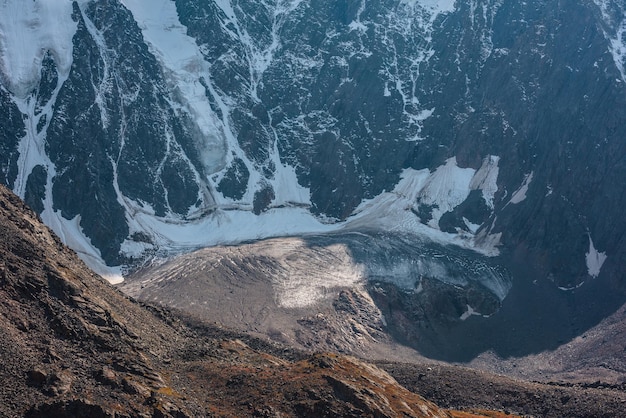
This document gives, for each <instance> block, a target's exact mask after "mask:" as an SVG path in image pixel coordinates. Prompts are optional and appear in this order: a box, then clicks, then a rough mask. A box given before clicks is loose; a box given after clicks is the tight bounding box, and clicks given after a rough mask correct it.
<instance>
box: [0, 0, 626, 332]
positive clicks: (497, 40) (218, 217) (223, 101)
mask: <svg viewBox="0 0 626 418" xmlns="http://www.w3.org/2000/svg"><path fill="white" fill-rule="evenodd" d="M624 13H625V9H624V4H623V2H620V1H614V0H595V1H583V0H575V1H568V2H562V1H556V2H544V1H536V0H532V1H526V2H517V3H516V2H505V1H501V0H458V1H452V0H439V1H433V0H377V1H373V2H372V1H368V2H365V1H362V2H355V3H354V4H337V3H336V2H332V1H325V0H290V1H288V0H277V1H269V2H262V3H259V2H257V1H252V0H236V1H235V0H232V1H231V0H219V1H217V0H214V1H212V0H207V1H200V0H193V1H192V0H188V1H170V0H159V1H154V2H150V4H149V5H147V3H145V2H140V1H136V0H107V1H89V0H80V1H74V2H61V3H59V2H55V1H51V0H37V1H34V2H18V1H10V2H5V4H3V5H2V6H1V9H0V108H1V113H0V114H1V115H2V116H1V118H2V120H1V124H2V130H1V131H0V150H1V153H0V180H1V181H2V182H3V183H5V184H7V185H9V186H10V187H11V188H12V189H13V190H14V191H15V192H16V193H17V194H18V195H19V196H20V197H22V198H24V199H25V200H26V202H27V203H28V204H29V205H30V206H31V207H33V208H34V209H35V210H36V211H37V212H38V213H39V214H40V215H41V217H42V219H43V220H44V222H46V223H47V224H48V225H50V226H51V227H52V228H53V229H54V230H55V231H56V232H57V233H58V234H59V236H60V237H61V238H62V240H63V241H64V242H66V243H67V244H68V245H70V246H72V248H74V249H75V250H77V251H78V252H79V254H80V255H81V257H83V259H84V260H86V261H87V262H88V263H89V264H90V266H92V267H94V268H98V269H99V271H101V272H102V273H107V274H109V278H110V279H111V280H112V281H113V280H119V279H120V277H119V273H120V272H121V271H120V269H121V268H125V267H127V266H133V265H135V264H136V263H137V262H138V261H142V260H146V259H150V258H152V257H153V256H155V255H156V256H162V255H165V256H167V255H170V254H173V253H178V252H180V251H188V250H191V249H195V248H198V247H203V246H207V245H215V244H224V243H238V242H242V241H245V240H250V239H258V238H264V237H271V236H281V235H301V234H307V233H313V232H314V233H328V232H338V233H342V234H343V233H348V234H351V233H357V234H358V233H363V232H365V233H367V234H368V236H372V237H379V238H380V237H382V238H381V240H380V241H379V242H374V243H372V245H371V248H384V247H385V242H386V241H385V237H389V236H391V237H392V240H393V241H394V242H397V244H398V245H399V246H400V247H401V251H400V252H401V253H403V254H404V253H406V254H404V256H403V257H404V260H400V257H395V258H393V259H392V260H390V261H389V262H388V263H387V264H386V265H387V267H388V268H389V270H390V271H396V272H397V271H400V269H401V268H404V267H405V266H404V264H405V261H406V260H407V259H413V258H415V259H419V258H420V254H421V251H422V250H423V249H424V248H425V247H426V248H428V247H430V246H436V247H437V248H438V250H437V251H438V252H439V254H440V255H442V257H441V260H451V261H450V263H449V265H444V266H443V268H436V269H433V268H431V267H432V265H431V264H429V265H428V266H430V267H428V268H423V267H420V266H422V264H419V265H418V263H416V264H415V266H417V267H411V268H413V269H414V270H411V274H409V275H408V276H406V277H404V278H403V279H402V280H405V279H406V278H407V277H410V278H412V279H419V278H420V277H425V280H426V282H430V281H433V280H434V282H432V283H433V286H431V289H440V288H441V289H440V290H438V291H436V292H435V294H436V295H440V294H443V295H447V296H445V297H446V298H448V299H449V298H451V299H450V300H451V302H450V304H449V305H447V306H448V308H446V309H445V312H444V313H443V314H444V315H452V314H454V315H456V314H458V313H459V310H460V309H461V310H462V309H464V307H467V312H470V314H471V313H472V312H477V313H479V314H485V315H489V314H492V313H493V312H494V311H496V310H497V309H498V308H499V305H500V303H501V302H502V300H503V299H504V298H505V297H506V296H507V295H508V294H509V293H508V292H509V291H510V290H511V289H512V288H514V287H515V286H516V285H515V281H516V280H519V281H521V282H523V284H524V285H528V284H529V283H532V282H534V281H537V282H539V283H540V284H542V285H543V283H544V282H545V283H548V284H549V287H550V288H553V289H557V288H560V289H562V290H564V291H571V292H574V291H578V292H583V293H584V292H587V293H589V295H590V297H598V298H600V299H601V298H602V297H603V296H602V295H603V294H602V292H599V291H596V290H595V288H596V287H598V286H599V285H598V283H601V287H603V288H604V289H608V290H607V292H613V290H615V289H617V290H618V291H623V290H624V277H623V272H622V270H623V266H624V265H625V264H626V244H625V242H624V238H623V237H624V233H623V232H624V231H625V230H626V224H625V222H626V221H624V219H623V216H621V215H622V208H623V207H624V205H625V204H626V201H625V199H626V194H625V193H624V186H623V184H622V182H620V181H619V179H621V178H624V176H625V175H626V172H625V171H626V160H625V159H624V156H625V155H626V142H624V140H623V138H624V137H625V134H626V132H624V130H625V129H626V123H624V122H625V120H624V119H626V103H625V100H626V75H625V74H626V71H625V70H624V64H625V63H624V57H625V56H626V54H625V53H624V49H625V48H626V47H625V46H624V39H623V36H624V31H625V29H624V27H625V23H624V22H625V17H624V16H625V14H624ZM380 232H384V233H382V234H380ZM387 232H388V233H389V234H390V235H386V233H387ZM348 241H351V239H350V240H348ZM425 242H426V244H424V243H425ZM407 243H409V244H410V243H414V244H411V245H413V248H412V249H411V248H409V247H410V246H411V245H408V244H407ZM364 245H370V241H368V240H365V241H364V242H360V243H356V244H354V245H353V246H352V248H351V251H352V253H353V255H354V257H356V258H358V257H359V254H360V255H365V254H367V255H368V256H370V255H373V254H371V253H367V251H364V250H363V247H364ZM459 247H462V248H461V249H459ZM407 248H408V249H409V250H407ZM468 248H469V249H470V250H472V251H474V252H475V253H477V254H471V253H465V250H466V249H468ZM384 251H387V250H384ZM384 251H383V252H384ZM385 254H386V253H385ZM428 254H431V253H430V252H428ZM497 254H501V257H502V258H499V259H493V260H492V261H484V265H486V266H487V267H488V268H486V269H483V270H481V271H487V273H486V274H484V275H482V276H481V277H479V278H478V279H477V280H469V281H468V280H465V279H463V280H460V279H459V277H458V275H457V273H456V272H458V266H460V265H466V264H473V263H474V260H475V259H480V258H481V257H483V256H488V257H493V256H495V255H497ZM431 259H433V260H434V259H435V257H431ZM420 260H421V259H420ZM441 260H440V261H441ZM356 261H357V262H359V260H356ZM437 263H438V262H437ZM437 263H435V264H437ZM481 263H482V262H481ZM105 264H106V265H108V266H109V267H110V266H114V267H116V269H113V271H111V269H109V268H105ZM439 264H441V263H439ZM439 264H437V265H439ZM444 264H445V263H444ZM491 264H500V265H501V266H505V267H508V268H509V269H510V271H509V273H506V274H496V275H493V274H491V273H489V271H491V270H490V269H491V267H490V266H491ZM520 265H521V267H520ZM511 266H514V267H511ZM394 269H395V270H394ZM116 275H117V276H116ZM396 276H397V275H391V276H390V277H391V278H396ZM502 277H505V278H506V277H508V279H505V280H504V284H503V283H501V282H502ZM365 279H368V278H367V277H365ZM492 279H493V280H492ZM374 280H378V277H376V278H374ZM402 280H400V282H394V281H393V280H392V283H391V284H390V286H392V287H393V289H391V290H392V291H393V290H394V289H395V290H398V289H402V286H403V284H402V282H401V281H402ZM420 280H421V279H420ZM420 280H414V289H413V290H416V289H418V288H419V283H421V281H420ZM387 282H389V280H386V282H385V283H387ZM475 283H480V284H481V286H480V291H479V292H477V293H476V292H474V290H476V287H475V286H474V284H475ZM455 285H459V286H461V287H462V289H463V291H462V292H460V293H459V292H456V291H455V290H454V286H455ZM589 288H591V289H592V290H588V289H589ZM405 290H406V289H405ZM391 293H393V292H391ZM469 293H472V294H473V296H472V297H471V298H468V296H467V295H468V294H469ZM437 297H438V296H437ZM397 299H399V300H397V301H385V300H381V301H380V302H381V303H387V302H390V303H392V304H393V303H396V302H398V303H406V304H412V303H414V302H411V301H409V300H405V301H404V302H403V301H402V300H403V299H406V298H405V297H404V296H402V295H401V294H399V296H398V298H397ZM622 301H623V298H622ZM618 302H619V301H612V302H611V304H610V305H611V308H607V309H609V310H610V309H613V308H614V307H616V306H618ZM444 305H445V304H444ZM481 310H482V311H484V312H481ZM600 310H601V309H600ZM598 312H599V311H598ZM604 313H606V312H603V313H602V314H604ZM602 314H600V313H597V314H596V319H597V318H598V317H599V316H601V315H602ZM419 315H422V314H419ZM419 315H418V316H419ZM454 315H452V316H454ZM462 315H463V312H461V315H460V316H462ZM422 316H423V315H422ZM565 316H566V315H565ZM594 320H595V319H594ZM596 322H597V321H596Z"/></svg>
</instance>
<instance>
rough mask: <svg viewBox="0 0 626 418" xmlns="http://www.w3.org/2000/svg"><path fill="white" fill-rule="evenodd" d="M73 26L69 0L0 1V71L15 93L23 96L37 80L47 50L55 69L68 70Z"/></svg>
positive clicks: (74, 29) (70, 61)
mask: <svg viewBox="0 0 626 418" xmlns="http://www.w3.org/2000/svg"><path fill="white" fill-rule="evenodd" d="M76 28H77V24H76V22H74V21H73V20H72V2H71V1H70V0H38V1H4V2H2V3H0V75H1V76H2V77H3V78H4V80H5V83H6V85H7V87H8V89H9V90H10V91H11V92H12V93H13V94H14V95H15V96H16V97H18V98H25V97H26V96H27V95H28V93H30V92H31V91H32V89H33V88H35V86H36V85H37V84H38V83H39V78H40V68H41V62H42V59H43V57H44V55H45V53H46V52H47V51H50V52H51V53H52V55H53V57H54V61H55V64H56V66H57V68H58V70H59V73H61V74H64V75H67V74H69V71H70V67H71V66H72V52H73V45H72V37H73V36H74V33H76Z"/></svg>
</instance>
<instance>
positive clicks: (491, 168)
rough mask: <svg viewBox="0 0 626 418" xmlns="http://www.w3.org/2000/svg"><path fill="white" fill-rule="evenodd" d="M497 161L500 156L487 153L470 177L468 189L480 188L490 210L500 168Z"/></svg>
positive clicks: (492, 205) (496, 188) (496, 189)
mask: <svg viewBox="0 0 626 418" xmlns="http://www.w3.org/2000/svg"><path fill="white" fill-rule="evenodd" d="M499 162H500V157H497V156H495V155H488V156H487V157H486V158H485V159H484V160H483V164H482V165H481V167H480V168H479V169H478V171H477V172H476V174H475V175H474V177H473V178H472V182H471V183H470V189H472V190H482V192H483V199H484V200H485V203H486V204H487V206H488V207H489V208H490V209H492V210H493V208H494V203H493V200H494V197H495V195H496V192H497V191H498V174H499V172H500V168H499V167H498V163H499Z"/></svg>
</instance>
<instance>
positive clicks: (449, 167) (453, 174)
mask: <svg viewBox="0 0 626 418" xmlns="http://www.w3.org/2000/svg"><path fill="white" fill-rule="evenodd" d="M474 174H475V171H474V170H473V169H472V168H460V167H459V166H458V165H457V162H456V157H452V158H449V159H448V160H446V164H445V165H443V166H440V167H439V168H437V170H435V172H434V173H433V174H432V175H430V176H429V177H428V179H427V180H426V183H425V185H424V187H423V188H422V190H421V192H420V194H419V201H420V203H422V204H426V205H432V206H434V207H435V209H433V211H432V219H431V220H430V221H428V225H430V226H431V227H432V228H438V227H439V220H440V219H441V216H442V215H443V214H444V213H446V212H450V211H451V210H453V209H454V208H455V207H457V206H458V205H460V204H461V203H463V202H464V201H465V199H467V196H468V195H469V193H470V184H471V181H472V178H473V177H474Z"/></svg>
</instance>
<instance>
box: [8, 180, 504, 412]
mask: <svg viewBox="0 0 626 418" xmlns="http://www.w3.org/2000/svg"><path fill="white" fill-rule="evenodd" d="M0 232H1V237H2V239H1V240H0V359H1V360H0V381H1V382H3V384H2V388H1V389H0V416H7V417H15V416H27V417H44V416H45V417H54V416H56V417H81V416H84V417H130V416H132V417H135V416H146V417H149V416H152V417H190V416H230V417H241V416H260V417H263V416H266V417H271V416H276V417H278V416H282V417H288V416H298V417H322V416H345V417H351V416H352V417H368V416H370V417H396V416H428V417H431V416H432V417H435V416H441V417H449V416H455V415H456V416H474V415H471V414H468V413H459V412H450V411H446V410H443V409H440V408H438V407H437V406H436V405H434V404H433V403H431V402H428V401H426V400H424V399H423V398H422V397H420V396H419V395H417V394H415V393H412V392H410V391H408V390H407V389H405V388H403V387H402V386H400V385H399V384H398V383H397V382H396V381H395V380H394V379H393V378H391V377H390V375H388V374H387V373H386V372H383V371H382V370H380V369H378V368H376V367H374V366H371V365H368V364H366V363H364V362H362V361H360V360H357V359H354V358H350V357H345V356H338V355H332V354H317V355H308V354H303V353H301V352H297V351H293V350H289V349H286V348H283V347H280V346H277V345H275V344H270V343H266V342H263V341H261V340H257V339H253V338H250V337H246V336H244V335H238V334H235V333H233V332H229V331H226V330H223V329H221V328H218V327H215V326H211V325H208V324H205V323H202V322H195V321H193V320H190V319H184V318H183V317H181V316H176V315H174V314H172V313H170V312H168V311H165V310H161V309H159V308H152V307H149V306H143V305H141V304H139V303H136V302H134V301H132V300H131V299H129V298H127V297H126V296H124V295H123V294H122V293H120V292H119V291H117V290H116V289H114V288H112V287H111V286H109V285H108V284H107V283H105V282H104V280H103V279H101V278H100V277H98V276H96V275H95V274H93V273H92V272H91V271H89V270H88V269H87V268H86V267H85V266H84V264H83V263H82V262H81V261H80V260H79V259H78V258H77V257H76V255H75V254H74V253H73V252H71V251H70V250H68V249H67V248H66V247H65V246H63V245H62V244H61V242H60V241H59V239H58V238H57V237H56V236H55V235H54V234H53V233H52V232H51V231H50V230H49V229H48V228H46V227H45V226H44V225H43V224H42V223H41V222H40V221H39V220H38V219H37V217H36V215H34V213H33V212H31V211H30V210H29V209H28V208H27V207H26V206H25V205H24V204H23V203H22V202H21V201H20V200H19V199H18V198H17V197H16V196H15V195H13V194H12V193H11V192H10V191H8V190H7V189H6V188H4V187H3V186H0ZM489 414H490V416H498V415H499V413H489Z"/></svg>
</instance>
